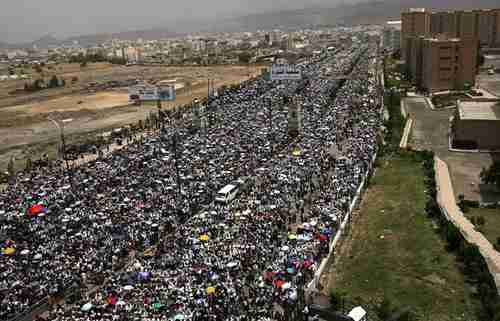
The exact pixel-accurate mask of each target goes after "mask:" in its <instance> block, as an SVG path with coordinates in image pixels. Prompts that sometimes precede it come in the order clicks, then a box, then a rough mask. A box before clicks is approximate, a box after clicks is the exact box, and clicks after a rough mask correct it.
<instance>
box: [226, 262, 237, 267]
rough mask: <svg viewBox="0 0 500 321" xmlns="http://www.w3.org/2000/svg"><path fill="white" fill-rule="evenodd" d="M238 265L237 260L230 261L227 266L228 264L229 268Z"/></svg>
mask: <svg viewBox="0 0 500 321" xmlns="http://www.w3.org/2000/svg"><path fill="white" fill-rule="evenodd" d="M237 265H238V263H237V262H229V263H228V264H227V265H226V266H227V267H228V268H233V267H235V266H237Z"/></svg>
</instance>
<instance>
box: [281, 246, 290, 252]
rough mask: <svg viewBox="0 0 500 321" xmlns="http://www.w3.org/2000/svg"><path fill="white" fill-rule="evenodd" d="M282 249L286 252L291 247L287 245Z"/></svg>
mask: <svg viewBox="0 0 500 321" xmlns="http://www.w3.org/2000/svg"><path fill="white" fill-rule="evenodd" d="M281 250H282V251H285V252H286V251H288V250H290V247H288V246H286V245H285V246H283V247H282V248H281Z"/></svg>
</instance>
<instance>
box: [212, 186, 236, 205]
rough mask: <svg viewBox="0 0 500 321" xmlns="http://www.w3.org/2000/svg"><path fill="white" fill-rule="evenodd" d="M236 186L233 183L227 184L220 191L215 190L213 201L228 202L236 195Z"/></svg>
mask: <svg viewBox="0 0 500 321" xmlns="http://www.w3.org/2000/svg"><path fill="white" fill-rule="evenodd" d="M238 190H239V189H238V186H236V185H233V184H228V185H226V186H224V187H223V188H222V189H221V190H220V191H218V192H217V196H216V197H215V201H216V202H219V203H224V204H229V203H230V202H231V201H232V200H234V198H235V197H236V195H237V194H238Z"/></svg>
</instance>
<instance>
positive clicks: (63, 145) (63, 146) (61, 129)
mask: <svg viewBox="0 0 500 321" xmlns="http://www.w3.org/2000/svg"><path fill="white" fill-rule="evenodd" d="M47 119H48V120H50V121H51V122H52V123H53V124H54V125H55V126H56V127H57V129H58V130H59V133H60V136H61V147H60V150H61V157H62V159H63V160H64V161H65V163H66V170H69V163H68V158H67V157H66V140H65V139H64V123H66V122H70V121H72V120H73V119H65V120H63V121H62V122H61V124H59V122H57V121H56V120H54V119H52V118H50V117H48V118H47Z"/></svg>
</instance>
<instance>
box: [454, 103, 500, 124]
mask: <svg viewBox="0 0 500 321" xmlns="http://www.w3.org/2000/svg"><path fill="white" fill-rule="evenodd" d="M458 113H459V115H460V119H461V120H500V102H498V101H497V102H478V101H459V102H458Z"/></svg>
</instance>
